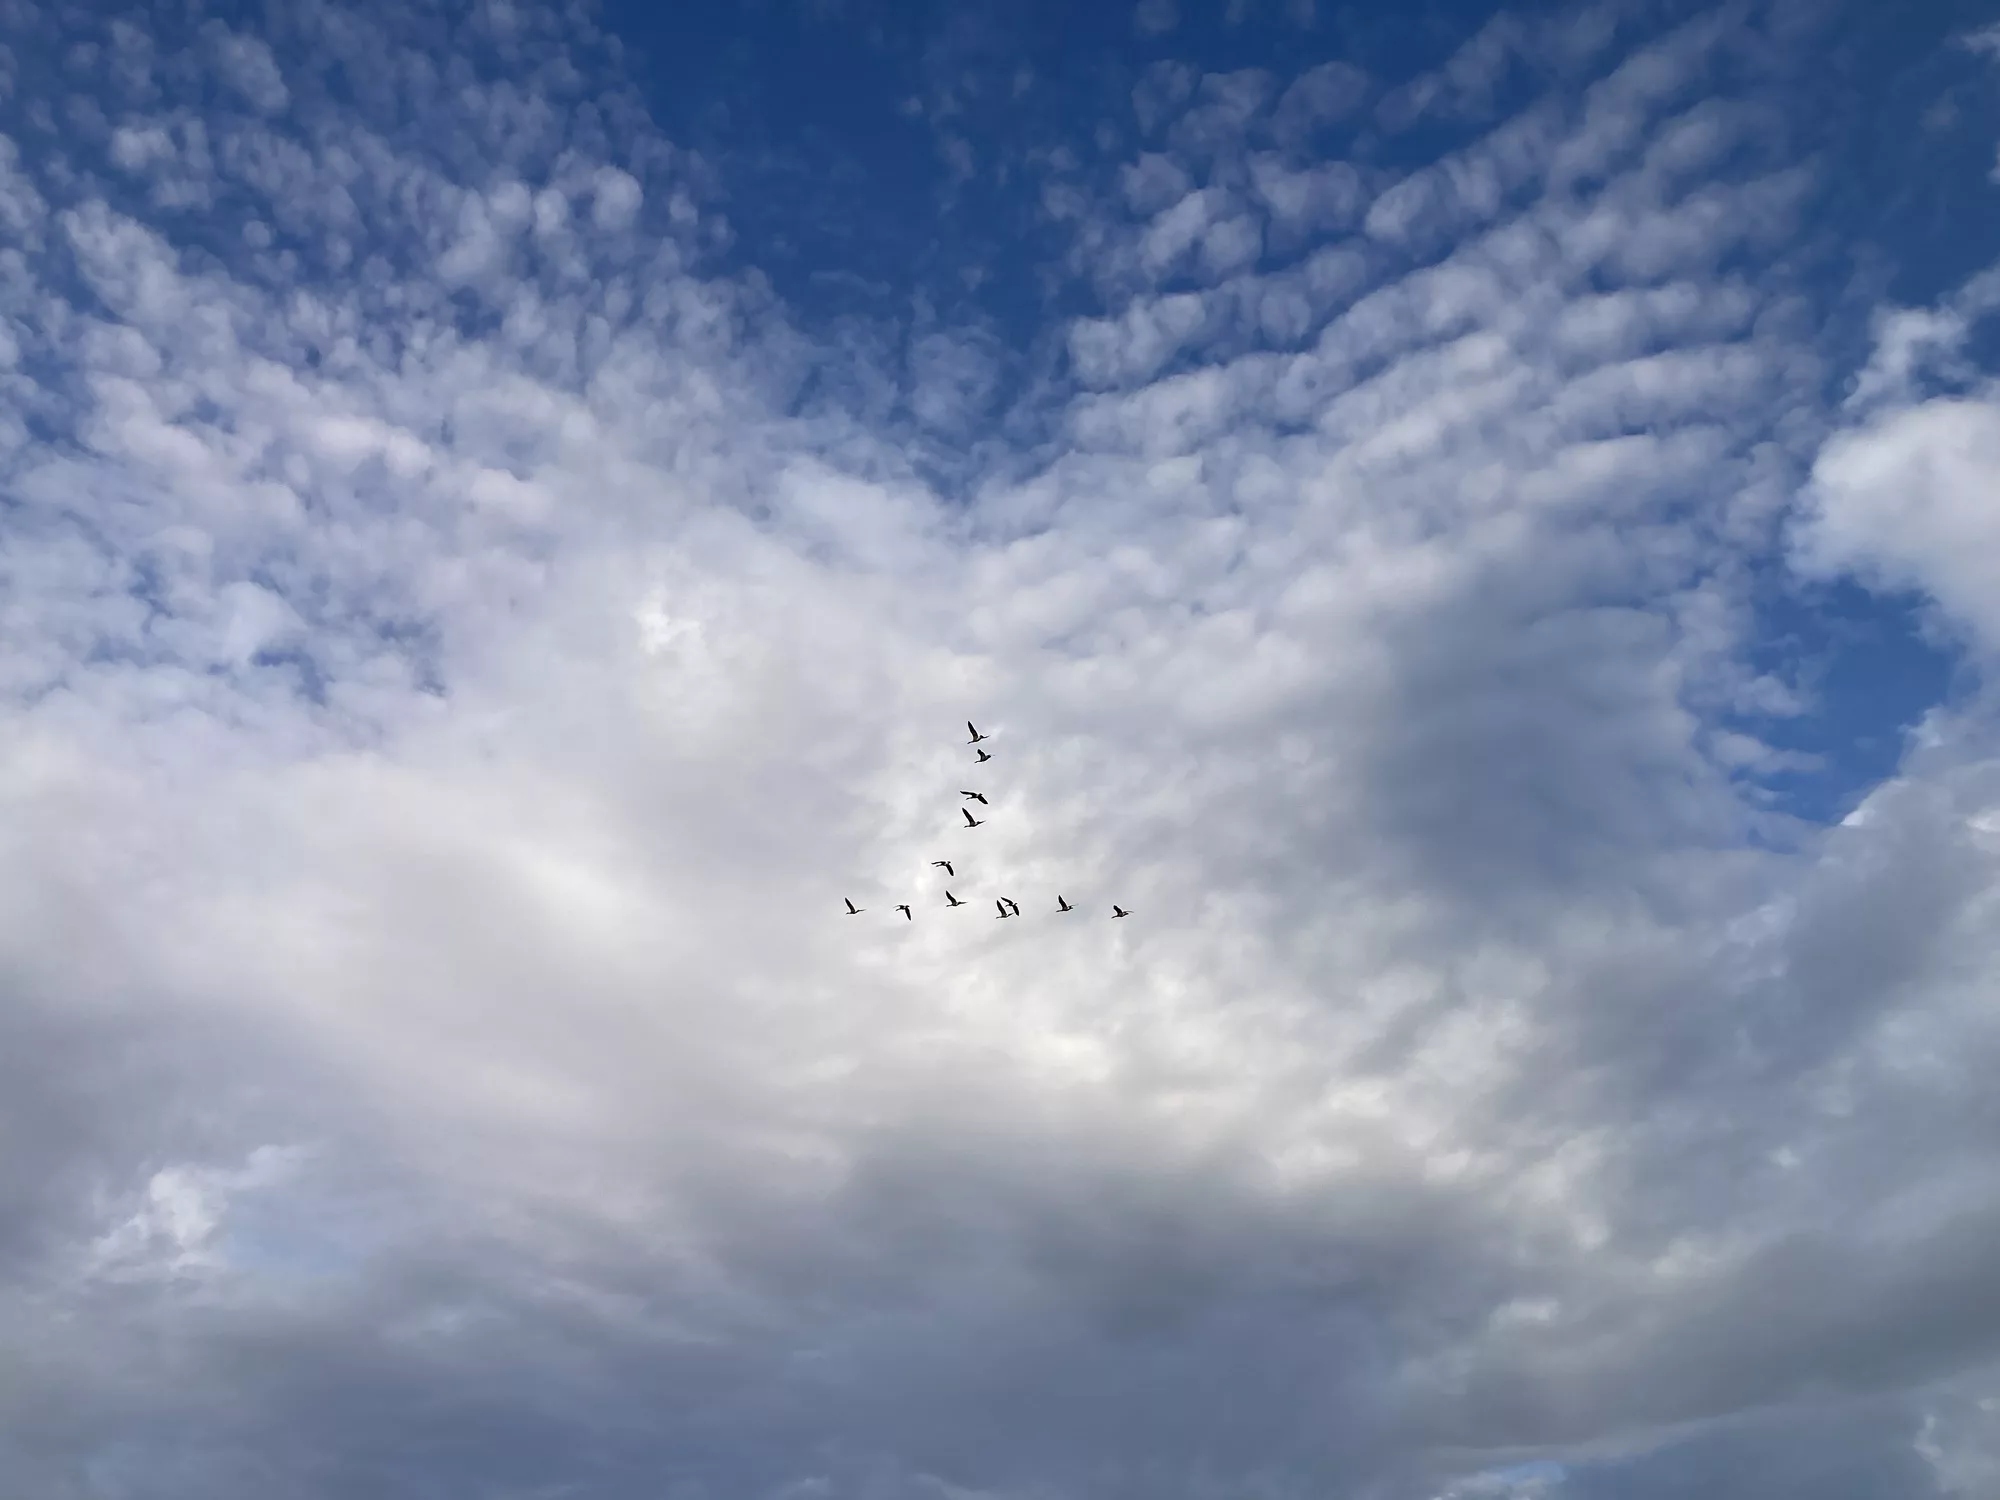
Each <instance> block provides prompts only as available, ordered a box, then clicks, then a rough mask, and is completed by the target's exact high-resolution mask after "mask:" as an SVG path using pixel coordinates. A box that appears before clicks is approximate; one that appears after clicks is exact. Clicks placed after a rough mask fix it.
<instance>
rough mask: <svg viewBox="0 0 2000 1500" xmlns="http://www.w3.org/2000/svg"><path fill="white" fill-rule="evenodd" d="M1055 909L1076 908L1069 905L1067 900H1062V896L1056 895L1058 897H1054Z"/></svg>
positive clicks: (1072, 909) (1066, 909)
mask: <svg viewBox="0 0 2000 1500" xmlns="http://www.w3.org/2000/svg"><path fill="white" fill-rule="evenodd" d="M1056 910H1057V911H1075V910H1076V908H1075V907H1074V906H1071V905H1070V904H1069V903H1068V902H1067V901H1065V900H1063V898H1062V897H1060V896H1058V897H1056Z"/></svg>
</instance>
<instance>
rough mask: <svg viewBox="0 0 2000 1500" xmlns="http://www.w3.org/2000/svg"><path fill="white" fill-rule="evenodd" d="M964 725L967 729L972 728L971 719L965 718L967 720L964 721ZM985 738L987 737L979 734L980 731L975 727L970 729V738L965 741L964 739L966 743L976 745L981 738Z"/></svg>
mask: <svg viewBox="0 0 2000 1500" xmlns="http://www.w3.org/2000/svg"><path fill="white" fill-rule="evenodd" d="M965 727H966V728H967V729H972V720H970V719H967V720H966V721H965ZM985 738H987V736H985V735H983V734H981V733H980V732H979V731H978V730H976V729H972V738H971V739H969V740H967V741H966V744H968V745H976V744H978V743H979V742H980V741H981V740H983V739H985Z"/></svg>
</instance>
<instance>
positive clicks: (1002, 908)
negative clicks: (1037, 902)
mask: <svg viewBox="0 0 2000 1500" xmlns="http://www.w3.org/2000/svg"><path fill="white" fill-rule="evenodd" d="M993 904H994V905H995V906H997V907H999V908H1000V915H999V916H998V917H995V918H994V919H993V920H994V921H996V922H998V921H1003V920H1005V919H1006V918H1008V917H1011V916H1013V915H1014V914H1013V913H1012V912H1011V911H1009V910H1007V903H1006V902H1005V901H995V902H994V903H993Z"/></svg>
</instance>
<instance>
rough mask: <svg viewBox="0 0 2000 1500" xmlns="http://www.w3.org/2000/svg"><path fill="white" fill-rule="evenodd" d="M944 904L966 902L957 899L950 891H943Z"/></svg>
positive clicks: (961, 904)
mask: <svg viewBox="0 0 2000 1500" xmlns="http://www.w3.org/2000/svg"><path fill="white" fill-rule="evenodd" d="M944 904H945V905H946V906H964V905H965V904H966V903H965V902H963V901H961V900H959V899H958V897H956V896H954V895H953V894H952V893H951V892H950V891H946V892H945V893H944Z"/></svg>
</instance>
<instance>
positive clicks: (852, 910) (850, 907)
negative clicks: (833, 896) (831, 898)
mask: <svg viewBox="0 0 2000 1500" xmlns="http://www.w3.org/2000/svg"><path fill="white" fill-rule="evenodd" d="M840 899H841V900H843V901H846V902H847V914H848V915H849V916H850V917H858V916H860V915H861V914H862V913H863V912H864V911H866V910H868V908H867V907H865V906H856V905H855V904H854V902H853V901H852V900H850V899H849V898H848V897H846V896H842V897H841V898H840Z"/></svg>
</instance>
